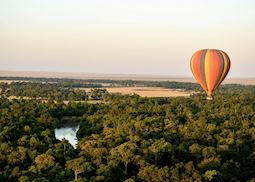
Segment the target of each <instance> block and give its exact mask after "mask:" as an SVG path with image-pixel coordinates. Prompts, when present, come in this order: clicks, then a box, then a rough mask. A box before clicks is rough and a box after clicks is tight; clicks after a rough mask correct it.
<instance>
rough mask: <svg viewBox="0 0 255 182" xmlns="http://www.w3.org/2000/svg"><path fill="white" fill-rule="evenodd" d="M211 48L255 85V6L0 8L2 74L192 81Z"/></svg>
mask: <svg viewBox="0 0 255 182" xmlns="http://www.w3.org/2000/svg"><path fill="white" fill-rule="evenodd" d="M204 48H214V49H220V50H224V51H225V52H226V53H227V54H228V55H229V57H230V59H231V62H232V67H231V71H230V73H229V77H255V1H254V0H214V1H205V0H43V1H42V0H22V1H21V0H0V65H1V66H0V70H22V71H24V70H27V71H59V72H84V73H124V74H151V75H172V76H192V73H191V71H190V58H191V56H192V54H193V53H194V52H195V51H197V50H199V49H204Z"/></svg>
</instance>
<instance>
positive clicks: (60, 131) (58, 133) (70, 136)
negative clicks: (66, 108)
mask: <svg viewBox="0 0 255 182" xmlns="http://www.w3.org/2000/svg"><path fill="white" fill-rule="evenodd" d="M78 130H79V125H78V124H77V125H72V126H63V127H59V128H55V137H56V139H58V140H62V139H63V138H65V139H66V140H68V141H69V143H70V144H71V145H72V146H73V147H74V148H76V145H77V142H78V140H77V137H76V132H77V131H78Z"/></svg>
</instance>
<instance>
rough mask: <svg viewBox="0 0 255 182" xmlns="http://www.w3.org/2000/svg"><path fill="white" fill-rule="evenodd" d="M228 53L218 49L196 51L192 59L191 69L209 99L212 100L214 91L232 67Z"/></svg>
mask: <svg viewBox="0 0 255 182" xmlns="http://www.w3.org/2000/svg"><path fill="white" fill-rule="evenodd" d="M230 64H231V63H230V59H229V57H228V55H227V54H226V53H225V52H223V51H221V50H216V49H203V50H199V51H197V52H195V53H194V54H193V56H192V58H191V61H190V67H191V71H192V73H193V75H194V77H195V79H196V80H197V81H198V83H199V84H200V85H201V87H202V88H203V89H204V90H205V92H206V94H207V99H208V100H212V99H213V97H212V95H213V92H214V91H215V90H216V89H217V88H218V87H219V86H220V84H221V83H222V81H223V80H224V79H225V77H226V76H227V74H228V72H229V69H230Z"/></svg>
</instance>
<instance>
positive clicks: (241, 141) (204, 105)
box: [0, 80, 255, 182]
mask: <svg viewBox="0 0 255 182" xmlns="http://www.w3.org/2000/svg"><path fill="white" fill-rule="evenodd" d="M33 81H34V80H33ZM48 81H49V80H48ZM65 82H67V83H68V84H69V85H68V84H67V87H68V89H67V92H66V93H67V95H68V94H69V93H71V92H72V89H73V86H74V85H75V84H76V82H78V81H77V80H75V81H70V80H67V81H63V83H61V84H65ZM91 82H93V81H91ZM74 83H75V84H74ZM93 83H103V82H100V81H99V80H97V82H96V81H95V82H93ZM109 83H111V84H119V83H122V84H124V83H125V84H130V85H132V84H138V83H139V84H141V83H142V82H141V83H140V82H133V81H119V82H117V81H116V82H115V81H112V82H110V81H109ZM156 83H157V82H155V83H154V82H153V84H154V85H155V84H156ZM36 84H39V83H36ZM40 84H41V83H40ZM72 84H73V85H72ZM143 84H144V85H145V84H149V83H146V82H144V83H143ZM150 84H152V82H151V83H150ZM157 84H159V85H160V84H161V85H164V84H166V83H161V82H159V83H157ZM14 85H15V90H16V91H15V93H17V92H18V90H21V91H20V93H25V92H26V91H25V90H26V89H27V90H28V91H29V89H30V88H31V90H32V89H33V88H32V87H30V86H28V85H29V84H27V85H26V84H24V83H22V84H14ZM24 85H26V86H24ZM70 85H72V86H70ZM181 85H182V84H179V83H178V84H176V87H181ZM34 86H35V85H34ZM40 86H41V87H43V86H46V87H47V89H49V90H48V91H45V93H47V92H48V93H49V92H50V91H52V93H55V91H56V90H55V87H58V86H57V85H55V86H54V87H51V86H48V85H47V84H45V85H40ZM83 86H84V85H83ZM165 86H166V87H167V85H165ZM190 86H191V85H188V86H187V88H186V89H190ZM35 87H36V86H35ZM183 87H184V88H185V84H184V85H183ZM8 88H9V86H8V85H7V86H6V85H5V84H2V86H1V89H2V90H4V93H10V91H8ZM22 89H25V90H23V91H22ZM44 89H46V88H44ZM47 89H46V90H47ZM61 89H63V87H62V86H61ZM61 89H60V90H61ZM69 89H71V90H69ZM194 89H196V88H194ZM62 91H63V90H62ZM62 91H61V92H62ZM254 91H255V87H254V86H239V85H224V86H222V87H221V90H220V91H218V92H216V94H215V97H214V100H213V101H207V100H205V95H203V94H194V95H192V96H191V97H190V98H181V97H178V98H141V97H139V96H138V95H130V96H122V95H119V94H106V95H104V94H105V93H104V94H102V95H100V99H103V100H106V101H107V104H104V103H101V104H89V103H86V102H72V101H73V100H75V99H74V98H69V99H70V102H69V103H63V102H61V101H59V102H57V103H56V102H43V101H40V100H37V99H30V100H24V99H12V100H9V99H8V98H7V97H6V96H5V95H4V94H2V95H1V97H0V181H24V182H25V181H73V180H74V181H106V182H108V181H109V182H110V181H138V182H143V181H156V182H161V181H162V182H166V181H183V182H184V181H254V179H255V168H254V166H255V92H254ZM32 92H34V91H31V93H32ZM28 93H29V92H27V94H28ZM31 93H29V94H28V96H31V95H30V94H31ZM38 94H41V93H40V92H38ZM94 94H95V95H97V94H101V91H98V90H96V91H95V93H94ZM65 97H66V96H64V97H62V96H61V99H65ZM52 98H54V99H59V98H60V97H52ZM77 98H78V97H77ZM74 122H78V123H79V126H80V128H79V131H78V132H77V137H78V140H79V142H78V146H77V149H75V148H73V147H72V145H70V144H69V142H68V141H67V140H65V139H63V140H61V141H59V140H56V138H55V135H54V128H55V127H57V126H58V124H72V123H74Z"/></svg>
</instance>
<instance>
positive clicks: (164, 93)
mask: <svg viewBox="0 0 255 182" xmlns="http://www.w3.org/2000/svg"><path fill="white" fill-rule="evenodd" d="M79 89H80V88H79ZM82 89H83V90H85V91H86V92H90V91H91V89H92V88H82ZM105 89H106V90H107V91H108V92H109V93H120V94H125V95H126V94H128V95H131V94H138V95H140V96H141V97H189V96H190V95H191V94H193V93H194V92H191V91H189V92H188V91H184V90H180V89H178V90H177V89H167V88H161V87H108V88H105Z"/></svg>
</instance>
